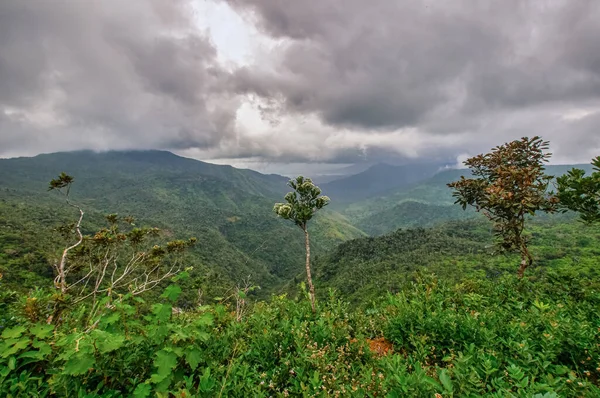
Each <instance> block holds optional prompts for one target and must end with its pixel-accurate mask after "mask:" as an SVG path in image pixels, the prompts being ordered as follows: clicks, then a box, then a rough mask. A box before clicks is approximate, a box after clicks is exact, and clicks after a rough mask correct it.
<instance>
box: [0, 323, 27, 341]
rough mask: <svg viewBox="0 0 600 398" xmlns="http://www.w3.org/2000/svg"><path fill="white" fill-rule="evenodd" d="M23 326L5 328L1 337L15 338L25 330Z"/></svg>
mask: <svg viewBox="0 0 600 398" xmlns="http://www.w3.org/2000/svg"><path fill="white" fill-rule="evenodd" d="M25 330H26V329H25V326H15V327H14V328H10V329H6V330H5V331H4V332H2V338H4V339H16V338H19V337H21V335H22V334H23V332H25Z"/></svg>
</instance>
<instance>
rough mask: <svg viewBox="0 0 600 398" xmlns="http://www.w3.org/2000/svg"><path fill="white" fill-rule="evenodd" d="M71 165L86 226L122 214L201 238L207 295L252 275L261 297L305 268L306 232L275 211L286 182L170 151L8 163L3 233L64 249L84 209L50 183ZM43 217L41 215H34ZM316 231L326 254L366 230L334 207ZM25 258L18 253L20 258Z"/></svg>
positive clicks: (0, 173)
mask: <svg viewBox="0 0 600 398" xmlns="http://www.w3.org/2000/svg"><path fill="white" fill-rule="evenodd" d="M62 171H65V172H67V173H69V174H72V175H73V176H75V184H74V186H73V190H72V198H73V200H75V201H77V202H78V203H80V204H81V205H82V206H83V207H84V209H85V210H86V213H87V216H86V218H85V222H84V229H85V230H86V231H89V232H92V231H93V230H94V228H96V229H97V228H98V227H100V226H101V225H102V217H101V216H102V215H103V214H108V213H119V214H121V215H123V216H124V215H133V216H134V217H136V219H137V220H139V223H140V224H142V225H152V226H157V227H160V228H161V229H164V230H165V231H166V232H167V233H168V234H169V235H172V236H174V237H189V236H195V237H197V238H198V240H199V244H198V245H196V247H195V248H194V249H193V252H192V260H191V261H192V262H193V263H194V266H195V267H196V272H195V273H196V275H198V276H200V275H207V274H209V275H213V280H212V281H208V280H205V281H199V282H198V283H200V284H203V285H205V286H204V287H205V290H206V291H209V292H210V291H214V290H215V286H217V287H218V286H221V287H225V286H229V285H231V284H235V283H237V282H239V281H240V280H241V279H243V278H246V277H248V276H249V275H250V276H251V279H252V280H253V281H255V283H259V284H260V285H261V286H262V287H263V290H261V291H260V293H261V294H263V295H267V294H268V292H269V291H270V290H271V289H274V288H276V287H277V286H279V285H280V284H281V283H283V282H284V281H286V280H288V279H289V278H291V277H292V276H294V275H296V274H297V273H300V272H302V269H303V268H302V263H303V251H304V246H303V236H302V233H301V231H299V230H298V229H297V228H295V227H293V226H292V225H291V224H287V223H285V222H284V221H283V220H279V219H277V217H276V216H275V215H274V214H273V213H272V207H273V203H274V202H275V201H281V199H282V197H283V194H284V193H285V192H287V191H288V188H287V187H286V185H285V183H286V182H287V179H286V178H284V177H281V176H276V175H263V174H260V173H257V172H254V171H251V170H240V169H235V168H233V167H231V166H219V165H212V164H208V163H204V162H199V161H196V160H191V159H186V158H181V157H179V156H176V155H173V154H172V153H169V152H163V151H144V152H106V153H93V152H73V153H57V154H48V155H40V156H36V157H34V158H18V159H4V160H0V213H1V218H2V219H3V220H4V226H0V228H1V229H0V234H4V235H11V236H13V235H14V234H15V233H16V232H15V231H19V232H18V235H20V236H24V235H30V236H31V237H32V238H31V240H32V241H44V242H47V243H46V244H45V246H44V247H43V248H40V247H38V248H37V249H36V250H38V251H41V252H42V253H45V254H46V255H49V254H50V253H52V250H53V251H54V252H55V251H56V250H58V249H59V247H57V246H56V245H52V242H53V240H52V232H51V230H52V228H54V227H56V226H57V225H58V224H60V223H61V222H64V221H67V220H71V221H72V220H73V219H74V217H75V214H74V213H73V211H72V209H69V208H67V207H66V205H65V204H64V203H63V202H62V201H61V198H60V195H58V194H57V193H55V192H47V191H46V189H47V186H48V181H49V180H50V179H52V178H54V177H55V176H56V175H58V174H59V173H60V172H62ZM36 214H39V218H37V219H35V218H34V219H33V220H32V217H31V216H32V215H36ZM51 214H56V217H52V216H51ZM9 225H10V226H11V227H9ZM9 228H10V229H9ZM313 229H314V233H315V237H316V238H318V239H315V245H314V246H315V252H316V253H318V252H319V251H320V250H323V249H325V248H328V247H332V246H334V245H335V244H336V243H338V242H341V241H343V240H345V239H349V238H355V237H358V236H361V235H362V234H363V233H362V232H361V231H359V230H357V229H356V228H354V227H352V226H350V225H349V224H348V222H347V220H346V219H345V218H344V217H343V216H341V215H339V214H336V213H334V212H332V211H325V212H323V213H322V214H319V215H318V216H317V217H316V219H315V221H314V224H313ZM283 248H285V250H282V249H283ZM2 249H3V250H5V248H2ZM17 260H18V256H16V258H14V259H13V261H17ZM5 272H7V274H10V273H11V271H6V270H5ZM12 272H15V271H14V269H13V270H12ZM217 290H218V289H217ZM215 294H216V293H215Z"/></svg>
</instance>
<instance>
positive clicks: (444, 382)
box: [440, 369, 454, 392]
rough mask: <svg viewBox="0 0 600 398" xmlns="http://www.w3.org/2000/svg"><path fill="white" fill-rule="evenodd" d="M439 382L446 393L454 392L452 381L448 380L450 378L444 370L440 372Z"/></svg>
mask: <svg viewBox="0 0 600 398" xmlns="http://www.w3.org/2000/svg"><path fill="white" fill-rule="evenodd" d="M440 381H441V382H442V385H443V386H444V389H445V390H446V391H448V392H452V391H453V390H454V386H453V385H452V380H451V379H450V376H449V375H448V371H447V370H446V369H442V371H441V372H440Z"/></svg>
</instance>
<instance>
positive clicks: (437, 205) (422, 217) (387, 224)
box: [337, 164, 592, 234]
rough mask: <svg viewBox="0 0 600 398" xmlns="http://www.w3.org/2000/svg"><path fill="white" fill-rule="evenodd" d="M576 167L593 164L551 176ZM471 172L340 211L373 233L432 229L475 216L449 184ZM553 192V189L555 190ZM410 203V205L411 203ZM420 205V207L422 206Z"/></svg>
mask: <svg viewBox="0 0 600 398" xmlns="http://www.w3.org/2000/svg"><path fill="white" fill-rule="evenodd" d="M573 167H577V168H580V169H583V170H586V172H591V171H592V166H591V165H589V164H578V165H550V166H547V167H546V172H547V174H549V175H553V176H559V175H562V174H565V173H566V172H567V171H568V170H570V169H572V168H573ZM469 175H470V172H469V170H468V169H447V170H443V171H440V172H438V173H436V174H434V175H433V176H431V177H429V178H426V179H423V180H422V181H420V182H418V183H416V184H412V185H410V186H404V187H397V188H395V189H393V190H390V191H387V192H384V193H382V194H380V195H378V196H374V197H369V198H366V199H364V200H357V201H354V202H352V203H345V204H344V205H343V206H342V207H338V208H337V210H338V211H340V212H341V213H342V214H344V215H345V216H346V217H347V218H348V219H350V220H353V224H354V225H356V226H357V227H359V228H361V229H364V231H365V232H367V233H369V234H381V233H386V232H391V231H394V230H395V229H397V228H400V227H410V226H431V225H435V224H437V223H439V222H442V221H446V220H452V219H463V218H468V217H470V216H473V212H472V211H468V212H467V213H464V212H463V211H462V209H461V208H460V207H459V206H457V205H455V204H454V201H455V199H454V198H453V197H452V190H451V189H449V188H448V187H447V185H446V184H448V183H450V182H452V181H456V180H458V179H460V177H461V176H469ZM551 189H552V187H551ZM407 202H408V204H407ZM417 203H419V204H420V205H418V204H417Z"/></svg>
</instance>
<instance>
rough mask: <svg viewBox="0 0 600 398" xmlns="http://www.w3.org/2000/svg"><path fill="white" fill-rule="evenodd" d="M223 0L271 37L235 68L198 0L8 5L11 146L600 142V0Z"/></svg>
mask: <svg viewBox="0 0 600 398" xmlns="http://www.w3.org/2000/svg"><path fill="white" fill-rule="evenodd" d="M190 1H191V0H190ZM202 1H204V0H202ZM208 1H216V2H217V3H218V4H220V5H221V6H222V5H224V4H227V5H228V6H229V7H231V9H233V10H234V11H235V12H237V13H238V14H239V15H241V16H242V17H243V18H244V20H245V21H247V23H249V24H250V25H252V26H254V27H256V29H257V30H258V31H259V32H260V33H261V34H262V35H264V36H265V37H267V38H268V43H269V44H268V45H265V46H264V47H261V48H260V49H259V51H257V52H256V53H253V54H252V56H251V57H249V58H248V59H247V62H246V63H245V64H244V65H243V66H240V65H231V64H228V65H224V64H223V61H222V59H220V54H219V49H218V48H215V46H214V45H213V43H212V42H211V41H210V40H209V39H208V38H207V37H206V32H203V31H201V30H199V28H198V27H197V26H196V21H194V18H195V16H194V14H193V12H192V8H190V3H188V1H184V0H177V1H167V0H160V1H159V0H154V1H128V2H120V1H116V0H103V1H100V0H93V1H89V2H83V1H72V0H71V1H68V0H55V1H39V2H36V1H27V0H26V1H17V0H8V1H4V2H0V156H7V155H10V154H13V153H16V154H21V153H27V152H30V153H36V152H40V151H53V150H60V149H82V148H92V149H123V148H165V149H174V150H177V151H179V152H180V153H186V154H191V153H193V154H195V155H194V156H197V157H202V158H220V159H224V158H231V159H234V158H248V159H262V160H264V161H266V162H268V161H278V162H286V161H289V162H302V161H317V162H319V161H323V162H339V163H352V162H361V161H364V162H371V161H377V160H378V159H385V160H390V159H393V158H397V159H400V160H407V159H416V158H421V157H429V158H436V159H448V158H451V157H452V158H453V157H456V156H459V155H465V154H474V153H477V152H481V151H485V150H488V149H489V148H490V147H492V146H495V145H497V144H499V143H502V142H505V141H507V140H511V139H516V138H519V137H521V136H523V135H529V136H532V135H542V136H543V137H544V138H546V139H549V140H551V142H552V143H553V151H554V152H555V154H556V159H558V160H560V161H586V160H587V159H588V158H590V157H591V156H592V155H594V154H595V152H599V151H600V142H599V138H598V137H600V134H599V133H598V127H600V116H599V115H600V40H598V38H600V24H599V23H598V22H597V21H599V20H600V2H597V1H595V0H581V1H573V0H537V1H536V0H533V1H527V2H524V1H519V0H504V1H495V2H492V1H471V0H457V1H433V0H429V1H428V0H425V1H414V0H401V1H387V0H374V1H371V2H364V1H363V0H328V1H319V0H305V1H280V0H208ZM225 22H226V23H227V21H225ZM232 37H235V36H232ZM261 40H262V39H261ZM265 40H267V39H265ZM225 45H227V44H225ZM248 109H252V110H253V112H255V114H249V111H248ZM250 113H251V112H250ZM256 114H260V116H261V117H262V120H259V121H257V120H255V119H256V118H258V117H257V116H256Z"/></svg>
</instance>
